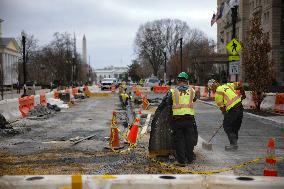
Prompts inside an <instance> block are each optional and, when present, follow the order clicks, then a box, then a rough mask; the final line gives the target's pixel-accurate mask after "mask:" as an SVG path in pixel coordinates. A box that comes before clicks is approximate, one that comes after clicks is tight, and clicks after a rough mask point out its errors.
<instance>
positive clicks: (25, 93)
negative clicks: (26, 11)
mask: <svg viewBox="0 0 284 189" xmlns="http://www.w3.org/2000/svg"><path fill="white" fill-rule="evenodd" d="M21 35H22V45H23V72H24V73H23V75H24V94H23V96H27V90H26V34H25V32H24V31H22V33H21Z"/></svg>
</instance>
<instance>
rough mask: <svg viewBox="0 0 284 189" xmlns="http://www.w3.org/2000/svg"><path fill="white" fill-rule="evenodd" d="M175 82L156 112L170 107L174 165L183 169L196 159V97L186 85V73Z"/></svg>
mask: <svg viewBox="0 0 284 189" xmlns="http://www.w3.org/2000/svg"><path fill="white" fill-rule="evenodd" d="M177 81H178V86H177V87H176V89H171V90H170V91H169V92H168V93H167V95H166V96H165V97H164V99H163V100H162V102H161V104H160V105H159V107H158V109H157V111H160V110H162V109H164V107H166V106H168V107H169V106H170V109H171V110H172V116H171V119H170V120H171V121H170V122H171V127H172V130H173V140H174V147H175V151H176V159H177V163H176V165H177V166H181V167H184V166H186V163H188V164H190V163H192V161H193V160H195V158H196V157H195V154H194V152H193V149H194V146H195V145H196V144H197V137H198V134H197V128H196V123H195V118H194V114H195V110H194V108H193V102H195V101H196V97H195V91H194V89H193V88H191V87H190V86H189V85H188V74H187V73H185V72H181V73H180V74H179V75H178V77H177Z"/></svg>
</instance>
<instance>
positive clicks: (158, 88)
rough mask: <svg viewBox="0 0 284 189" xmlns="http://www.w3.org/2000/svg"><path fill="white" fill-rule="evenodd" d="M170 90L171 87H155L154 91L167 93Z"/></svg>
mask: <svg viewBox="0 0 284 189" xmlns="http://www.w3.org/2000/svg"><path fill="white" fill-rule="evenodd" d="M168 90H170V86H154V87H153V91H154V93H166V92H168Z"/></svg>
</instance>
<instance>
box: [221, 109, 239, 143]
mask: <svg viewBox="0 0 284 189" xmlns="http://www.w3.org/2000/svg"><path fill="white" fill-rule="evenodd" d="M242 120H243V106H242V105H241V104H238V105H236V107H233V108H231V109H230V110H229V111H228V112H226V113H225V115H224V120H223V127H224V130H225V132H226V134H227V136H228V139H229V141H230V145H237V144H238V137H239V135H238V133H239V130H240V128H241V125H242Z"/></svg>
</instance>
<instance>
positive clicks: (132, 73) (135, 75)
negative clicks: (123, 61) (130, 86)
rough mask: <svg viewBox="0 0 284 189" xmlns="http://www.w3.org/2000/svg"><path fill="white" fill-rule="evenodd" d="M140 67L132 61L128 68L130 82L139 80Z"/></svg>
mask: <svg viewBox="0 0 284 189" xmlns="http://www.w3.org/2000/svg"><path fill="white" fill-rule="evenodd" d="M140 73H141V66H140V65H139V63H138V62H136V61H133V63H132V64H131V65H130V66H128V73H127V74H128V76H129V77H131V79H132V81H136V82H138V81H139V80H140V79H141V75H140Z"/></svg>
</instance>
